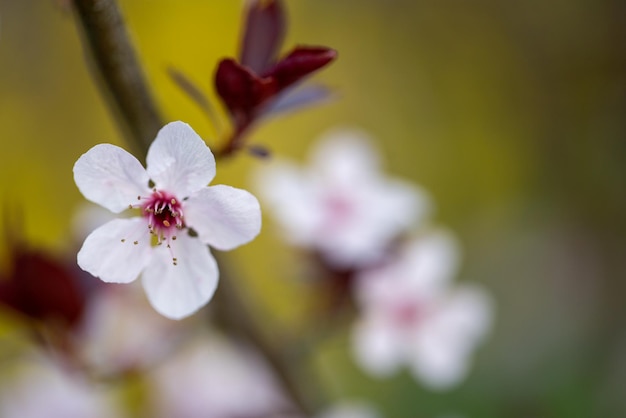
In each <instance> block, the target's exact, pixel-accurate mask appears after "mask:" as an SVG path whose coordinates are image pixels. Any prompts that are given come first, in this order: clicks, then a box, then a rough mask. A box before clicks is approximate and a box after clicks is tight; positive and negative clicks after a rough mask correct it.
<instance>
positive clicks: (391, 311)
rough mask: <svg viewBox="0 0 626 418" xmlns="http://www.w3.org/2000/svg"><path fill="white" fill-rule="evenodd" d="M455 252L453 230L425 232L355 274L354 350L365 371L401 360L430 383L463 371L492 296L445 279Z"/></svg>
mask: <svg viewBox="0 0 626 418" xmlns="http://www.w3.org/2000/svg"><path fill="white" fill-rule="evenodd" d="M458 258H459V257H458V249H457V246H456V243H455V241H454V240H453V239H452V237H451V236H449V235H448V234H446V233H444V232H431V233H429V234H428V235H425V236H422V237H419V238H417V239H415V240H414V241H412V242H410V243H409V244H408V245H406V247H404V248H403V249H402V251H401V253H400V254H399V257H398V259H397V260H395V261H393V262H390V263H389V264H387V265H385V266H383V267H380V268H378V269H375V270H371V271H367V272H364V273H362V274H361V275H360V276H359V277H358V278H357V280H356V281H355V285H356V289H355V292H356V299H357V302H358V303H359V305H360V308H361V318H360V320H359V321H358V322H357V324H356V326H355V329H354V333H353V349H354V353H355V357H356V361H357V363H358V364H359V365H360V366H361V367H362V368H363V369H364V370H365V371H367V372H369V373H370V374H372V375H374V376H376V377H385V376H388V375H390V374H392V373H394V372H395V371H396V370H397V369H398V368H399V367H400V366H402V365H404V364H406V365H407V366H408V367H409V369H410V370H411V372H412V373H413V375H414V377H415V378H416V379H417V380H419V381H422V382H423V383H424V384H425V385H427V386H429V387H430V388H432V389H446V388H448V387H451V386H453V385H455V384H457V383H459V382H460V381H461V380H462V379H463V378H464V377H465V376H466V374H467V372H468V369H469V365H470V360H471V353H472V352H473V350H474V349H475V347H476V346H477V344H478V343H479V342H480V341H481V340H482V339H483V337H484V336H485V334H486V333H487V331H488V330H489V329H490V326H491V322H492V303H491V299H490V297H489V295H488V294H487V293H486V292H485V291H484V290H483V289H482V288H480V287H478V286H477V285H467V284H462V285H453V283H451V279H452V278H453V277H454V274H455V273H456V270H457V265H458Z"/></svg>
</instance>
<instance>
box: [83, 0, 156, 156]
mask: <svg viewBox="0 0 626 418" xmlns="http://www.w3.org/2000/svg"><path fill="white" fill-rule="evenodd" d="M73 4H74V10H75V12H76V13H75V14H76V17H77V21H78V23H79V26H80V27H81V28H82V31H83V34H84V37H83V38H84V42H85V43H84V46H85V49H86V50H87V51H88V53H89V57H90V58H92V59H93V64H94V70H95V72H96V73H97V74H98V76H99V77H98V78H99V81H100V82H101V86H102V91H103V94H104V96H105V97H106V98H107V99H109V100H110V101H111V106H109V107H110V108H111V110H112V111H113V112H114V114H115V116H116V118H117V120H118V121H119V123H120V125H121V128H122V130H123V131H124V132H125V133H126V136H127V138H128V139H129V141H131V142H132V143H134V144H135V145H136V146H138V148H139V150H141V151H143V152H144V153H145V152H146V151H147V149H148V146H149V145H150V143H151V142H152V141H153V140H154V138H155V136H156V133H157V132H158V130H159V129H160V128H161V126H163V121H162V118H161V116H160V115H159V112H158V110H157V107H156V105H155V104H154V101H153V99H152V95H151V93H150V90H149V88H148V85H147V83H146V81H145V78H144V75H143V72H142V70H141V66H140V65H139V61H138V59H137V57H136V55H135V51H134V49H133V47H132V45H131V43H130V41H129V37H128V34H127V33H126V28H125V25H124V19H123V17H122V14H121V12H120V10H119V8H118V6H117V3H116V2H115V1H113V0H74V1H73Z"/></svg>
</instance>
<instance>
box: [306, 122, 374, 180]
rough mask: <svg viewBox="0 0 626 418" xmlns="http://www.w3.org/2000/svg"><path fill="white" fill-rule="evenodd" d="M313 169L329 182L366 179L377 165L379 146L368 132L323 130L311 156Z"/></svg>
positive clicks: (372, 174)
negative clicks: (377, 147) (375, 145)
mask: <svg viewBox="0 0 626 418" xmlns="http://www.w3.org/2000/svg"><path fill="white" fill-rule="evenodd" d="M311 164H312V168H313V170H315V171H317V172H318V173H319V174H320V175H322V176H324V177H326V178H328V180H330V181H331V182H339V183H341V184H343V185H349V184H351V183H353V182H358V183H361V184H363V183H367V181H368V179H369V178H370V177H377V176H378V175H379V169H380V167H379V166H380V158H379V154H378V150H377V149H375V147H374V145H373V141H372V139H371V138H370V136H369V135H368V134H367V133H366V132H364V131H361V130H358V129H353V128H337V129H334V130H331V131H329V132H327V133H326V134H324V136H323V137H322V138H321V139H320V140H319V142H318V143H317V145H316V146H315V149H314V150H313V153H312V157H311Z"/></svg>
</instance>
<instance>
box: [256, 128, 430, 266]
mask: <svg viewBox="0 0 626 418" xmlns="http://www.w3.org/2000/svg"><path fill="white" fill-rule="evenodd" d="M255 181H256V182H257V189H258V190H259V193H260V197H261V198H262V199H264V201H265V203H266V205H267V207H268V209H269V211H270V212H271V213H272V215H273V218H274V219H276V221H277V222H278V223H279V224H280V225H281V226H282V228H283V229H284V232H285V235H286V238H287V239H288V240H289V241H290V242H291V243H293V244H295V245H298V246H302V247H305V248H309V249H313V250H316V251H319V252H320V253H321V254H322V255H323V256H324V258H325V259H326V261H327V262H329V263H330V264H332V265H333V266H335V267H339V268H350V267H362V266H364V265H368V264H371V263H373V262H376V261H377V260H378V259H379V258H380V257H381V256H382V255H383V253H384V251H385V250H386V249H387V247H388V246H389V244H390V242H391V241H392V240H393V239H395V238H396V237H397V236H398V235H399V234H401V233H402V232H403V231H404V230H405V229H406V228H408V227H409V226H411V225H413V224H417V223H420V222H421V220H422V219H423V218H424V217H425V216H426V215H427V214H428V213H429V211H430V203H429V199H428V197H427V196H426V194H425V193H424V192H423V191H422V190H421V189H419V188H418V187H416V186H414V185H411V184H409V183H407V182H404V181H401V180H397V179H393V178H389V177H387V176H385V175H384V174H383V173H381V167H380V161H379V155H378V151H377V150H376V149H375V148H374V146H373V144H372V141H371V140H370V138H369V137H368V136H367V135H366V134H365V133H363V132H361V131H358V130H348V129H343V130H335V131H332V132H330V133H328V134H327V135H325V136H324V137H323V138H322V139H321V140H320V142H319V143H318V144H317V146H316V147H315V149H314V150H313V151H312V154H311V158H310V162H309V166H308V167H307V168H304V169H302V168H299V167H297V166H296V165H294V164H293V163H290V162H286V161H275V162H273V163H270V164H269V165H268V166H266V167H264V168H263V169H261V170H260V171H259V172H258V173H257V176H256V177H255Z"/></svg>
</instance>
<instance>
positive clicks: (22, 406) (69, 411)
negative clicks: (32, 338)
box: [0, 354, 124, 418]
mask: <svg viewBox="0 0 626 418" xmlns="http://www.w3.org/2000/svg"><path fill="white" fill-rule="evenodd" d="M64 366H65V365H64V364H63V363H62V362H60V361H59V359H57V358H54V357H48V356H44V355H41V354H36V355H34V356H26V358H24V359H19V360H18V361H17V362H16V364H13V365H12V367H11V368H12V369H14V370H11V371H12V372H14V373H15V374H14V375H12V377H13V378H12V379H11V380H10V381H6V382H3V384H2V386H1V387H0V417H2V418H109V417H123V416H124V415H123V414H122V411H121V408H120V405H119V403H118V401H117V400H116V399H115V397H113V396H111V395H112V394H111V393H110V391H109V390H108V389H107V388H105V387H102V386H98V385H95V384H93V383H91V382H90V381H89V380H88V379H87V378H86V376H84V375H82V374H81V373H78V372H76V371H73V370H70V369H68V368H67V367H64ZM3 367H5V366H3ZM3 371H4V372H7V371H8V370H7V367H5V369H3Z"/></svg>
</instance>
